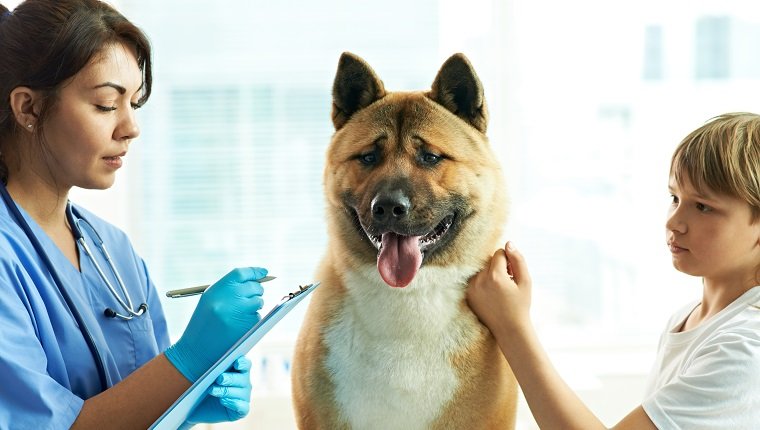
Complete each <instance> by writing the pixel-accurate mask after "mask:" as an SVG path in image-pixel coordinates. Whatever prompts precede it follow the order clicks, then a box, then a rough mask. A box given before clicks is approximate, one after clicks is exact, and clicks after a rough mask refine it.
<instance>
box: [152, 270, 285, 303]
mask: <svg viewBox="0 0 760 430" xmlns="http://www.w3.org/2000/svg"><path fill="white" fill-rule="evenodd" d="M275 278H277V277H276V276H264V277H263V278H261V279H257V280H256V282H268V281H271V280H272V279H275ZM210 286H211V285H201V286H199V287H190V288H181V289H179V290H170V291H167V292H166V297H171V298H173V299H178V298H180V297H188V296H194V295H196V294H202V293H203V292H204V291H206V289H208V287H210Z"/></svg>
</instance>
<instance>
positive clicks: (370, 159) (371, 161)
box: [359, 152, 377, 166]
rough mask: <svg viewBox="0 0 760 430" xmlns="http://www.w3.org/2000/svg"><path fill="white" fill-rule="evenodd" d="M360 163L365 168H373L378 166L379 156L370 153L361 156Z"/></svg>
mask: <svg viewBox="0 0 760 430" xmlns="http://www.w3.org/2000/svg"><path fill="white" fill-rule="evenodd" d="M359 161H360V162H361V163H362V164H364V165H365V166H373V165H375V164H377V154H375V153H374V152H369V153H367V154H361V155H359Z"/></svg>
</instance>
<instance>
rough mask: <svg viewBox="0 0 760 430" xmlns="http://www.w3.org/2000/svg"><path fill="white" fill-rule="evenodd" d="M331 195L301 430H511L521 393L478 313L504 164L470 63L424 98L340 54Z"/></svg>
mask: <svg viewBox="0 0 760 430" xmlns="http://www.w3.org/2000/svg"><path fill="white" fill-rule="evenodd" d="M332 117H333V124H334V125H335V130H336V131H335V134H334V135H333V138H332V142H331V144H330V147H329V148H328V150H327V160H326V166H325V171H324V187H325V193H326V197H327V203H328V207H327V226H328V232H329V246H328V249H327V253H326V256H325V257H324V260H323V261H322V264H321V266H320V268H319V270H318V273H317V277H316V279H317V280H319V281H321V282H322V285H321V286H320V287H319V288H318V289H317V290H316V291H315V292H314V294H313V297H312V299H311V303H310V305H309V309H308V311H307V314H306V318H305V320H304V323H303V327H302V328H301V333H300V335H299V339H298V343H297V346H296V352H295V357H294V362H293V369H292V371H293V398H294V406H295V412H296V416H297V422H298V426H299V428H301V429H329V430H335V429H383V430H388V429H404V430H409V429H509V428H514V422H515V408H516V396H517V385H516V382H515V380H514V377H513V375H512V374H511V371H510V369H509V367H508V365H507V363H506V361H505V360H504V358H503V356H502V354H501V353H500V351H499V349H498V347H497V345H496V343H495V342H494V339H493V337H492V336H491V335H490V333H489V331H488V330H487V329H486V328H485V327H484V326H483V325H481V324H480V323H479V322H478V320H477V318H476V317H475V316H474V314H473V313H472V312H471V311H470V309H469V308H468V307H467V304H466V303H465V300H464V292H465V288H466V286H467V280H468V279H469V278H470V277H471V276H472V275H473V274H475V273H476V272H477V271H478V270H479V269H480V268H481V267H482V266H483V264H484V263H485V261H486V260H487V259H488V258H489V257H490V256H491V254H492V252H493V251H494V250H495V249H496V248H498V247H499V245H500V243H499V241H500V236H501V233H502V226H503V225H504V222H505V220H506V212H507V211H506V208H507V202H506V192H505V189H504V184H503V176H502V171H501V168H500V167H499V164H498V162H497V159H496V157H495V156H494V154H493V152H492V151H491V148H490V146H489V143H488V139H487V138H486V135H485V132H486V125H487V122H488V114H487V110H486V104H485V99H484V96H483V88H482V85H481V83H480V80H479V79H478V77H477V75H476V74H475V71H474V70H473V68H472V66H471V65H470V63H469V61H468V60H467V58H465V56H464V55H461V54H457V55H454V56H452V57H451V58H449V59H448V60H447V61H446V62H445V63H444V64H443V66H442V67H441V69H440V71H439V72H438V75H437V77H436V78H435V80H434V82H433V86H432V89H431V90H430V91H428V92H386V91H385V89H384V87H383V83H382V81H381V80H380V79H378V77H377V75H376V74H375V72H374V71H373V70H372V69H371V68H370V67H369V66H368V65H367V64H366V63H365V62H364V61H363V60H362V59H361V58H358V57H356V56H354V55H352V54H349V53H345V54H343V55H342V56H341V58H340V62H339V65H338V72H337V75H336V77H335V83H334V86H333V114H332Z"/></svg>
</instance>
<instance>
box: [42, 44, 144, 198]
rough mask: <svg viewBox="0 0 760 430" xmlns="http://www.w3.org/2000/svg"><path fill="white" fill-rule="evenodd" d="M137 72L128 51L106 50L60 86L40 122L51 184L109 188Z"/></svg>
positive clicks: (127, 139) (128, 134)
mask: <svg viewBox="0 0 760 430" xmlns="http://www.w3.org/2000/svg"><path fill="white" fill-rule="evenodd" d="M141 92H142V73H141V72H140V68H139V66H138V64H137V58H136V56H135V53H134V52H133V50H132V49H130V48H128V47H127V46H125V45H123V44H120V43H117V44H113V45H108V46H106V47H105V48H104V49H103V50H102V51H101V53H100V54H99V55H96V56H95V57H93V59H92V60H91V61H90V63H88V64H87V65H86V66H85V67H84V68H83V69H82V70H80V71H79V73H77V74H76V75H74V77H73V78H71V79H70V80H69V81H68V82H67V83H65V84H64V85H63V87H62V88H61V89H60V91H59V93H58V97H57V100H56V101H55V106H54V107H53V108H52V109H51V111H50V114H49V116H48V118H47V122H46V123H45V127H44V133H45V142H46V149H47V150H46V151H42V154H43V157H45V158H46V160H45V164H46V165H47V166H48V169H47V170H48V171H49V174H50V175H52V178H51V179H53V183H55V184H57V185H58V186H60V187H62V188H66V189H68V188H70V187H72V186H77V187H81V188H89V189H105V188H108V187H110V186H111V185H113V182H114V177H115V173H116V171H117V170H118V169H119V168H120V167H121V166H122V157H124V156H125V155H126V154H127V150H128V149H129V144H130V143H131V142H132V139H134V138H136V137H137V136H138V135H139V134H140V130H139V128H138V126H137V121H136V118H135V109H136V108H137V105H136V103H137V101H138V99H139V98H140V95H141Z"/></svg>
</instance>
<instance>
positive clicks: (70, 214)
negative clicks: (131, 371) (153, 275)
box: [66, 203, 147, 321]
mask: <svg viewBox="0 0 760 430" xmlns="http://www.w3.org/2000/svg"><path fill="white" fill-rule="evenodd" d="M74 210H75V209H74V207H73V206H72V205H71V204H70V203H69V205H68V208H67V209H66V216H67V218H68V219H69V225H71V229H72V232H73V233H74V238H75V239H76V241H77V242H78V243H79V244H80V245H81V246H82V249H83V250H84V252H85V253H86V254H87V256H88V257H90V261H92V264H93V266H95V270H96V271H97V272H98V275H99V276H100V279H102V280H103V283H105V284H106V287H108V290H109V291H110V292H111V295H113V297H114V298H115V299H116V301H117V302H119V304H120V305H121V307H122V308H124V309H125V310H126V311H127V315H122V314H119V313H117V312H116V311H113V310H111V312H110V313H107V314H106V315H107V316H110V317H118V318H120V319H123V320H127V321H128V320H131V319H132V318H134V317H139V316H141V315H142V314H143V313H145V311H146V310H147V305H146V304H145V303H143V304H142V305H140V308H139V309H138V310H134V305H133V304H132V297H131V296H130V295H129V291H127V287H126V285H124V280H123V279H122V278H121V275H120V274H119V271H118V270H116V266H115V265H114V263H113V259H112V258H111V254H109V253H108V250H107V249H106V244H105V242H104V241H103V239H102V238H101V237H100V234H98V231H97V230H95V228H94V227H93V226H92V225H91V224H90V223H89V221H87V220H86V219H85V218H84V217H82V215H81V214H75V213H74ZM82 224H83V225H86V226H87V227H88V228H89V230H90V233H92V236H94V237H95V239H96V241H97V244H98V248H100V251H101V252H102V253H103V258H105V260H106V263H108V267H109V268H110V269H111V273H113V275H114V277H116V282H117V283H118V284H119V289H120V290H121V292H122V293H123V294H124V298H126V299H127V301H126V302H125V301H124V300H123V299H122V298H121V296H119V294H118V293H117V292H116V288H114V286H113V284H111V281H109V280H108V277H107V276H106V274H105V272H104V271H103V269H102V268H101V267H100V264H98V261H97V260H96V259H95V255H94V254H93V253H92V251H91V250H90V247H89V245H87V241H86V240H85V239H84V233H82V229H81V225H82Z"/></svg>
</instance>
